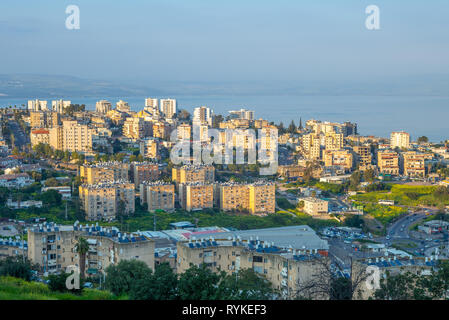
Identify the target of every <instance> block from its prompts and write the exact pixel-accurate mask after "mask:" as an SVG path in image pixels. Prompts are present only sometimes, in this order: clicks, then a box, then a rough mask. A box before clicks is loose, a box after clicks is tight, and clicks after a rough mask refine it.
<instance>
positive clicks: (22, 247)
mask: <svg viewBox="0 0 449 320" xmlns="http://www.w3.org/2000/svg"><path fill="white" fill-rule="evenodd" d="M27 254H28V243H27V242H26V241H19V240H13V239H2V238H0V260H2V259H5V258H7V257H17V256H25V257H26V256H27Z"/></svg>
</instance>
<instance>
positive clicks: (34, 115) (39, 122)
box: [30, 111, 61, 128]
mask: <svg viewBox="0 0 449 320" xmlns="http://www.w3.org/2000/svg"><path fill="white" fill-rule="evenodd" d="M60 124H61V116H60V114H59V113H57V112H53V111H31V112H30V126H31V128H52V127H56V126H59V125H60Z"/></svg>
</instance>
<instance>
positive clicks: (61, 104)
mask: <svg viewBox="0 0 449 320" xmlns="http://www.w3.org/2000/svg"><path fill="white" fill-rule="evenodd" d="M71 104H72V101H69V100H62V99H60V100H53V101H52V102H51V109H52V110H53V111H56V112H58V113H63V112H64V109H65V108H67V107H68V106H70V105H71Z"/></svg>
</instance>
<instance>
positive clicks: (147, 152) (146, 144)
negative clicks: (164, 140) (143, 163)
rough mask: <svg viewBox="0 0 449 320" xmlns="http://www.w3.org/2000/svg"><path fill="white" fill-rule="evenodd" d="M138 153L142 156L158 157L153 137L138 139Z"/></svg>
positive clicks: (156, 145) (156, 144) (156, 142)
mask: <svg viewBox="0 0 449 320" xmlns="http://www.w3.org/2000/svg"><path fill="white" fill-rule="evenodd" d="M139 146H140V154H141V155H142V156H143V157H144V158H150V159H156V158H157V157H158V149H159V147H158V141H157V140H156V139H153V138H146V139H144V140H142V141H140V144H139Z"/></svg>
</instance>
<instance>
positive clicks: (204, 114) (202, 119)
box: [192, 106, 214, 126]
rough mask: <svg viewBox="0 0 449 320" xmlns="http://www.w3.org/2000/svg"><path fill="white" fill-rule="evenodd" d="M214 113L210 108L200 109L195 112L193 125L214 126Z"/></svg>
mask: <svg viewBox="0 0 449 320" xmlns="http://www.w3.org/2000/svg"><path fill="white" fill-rule="evenodd" d="M213 113H214V112H213V111H212V110H211V109H210V108H208V107H205V106H203V107H198V108H195V109H194V110H193V120H192V121H193V124H194V125H201V124H206V125H208V126H212V115H213Z"/></svg>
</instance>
